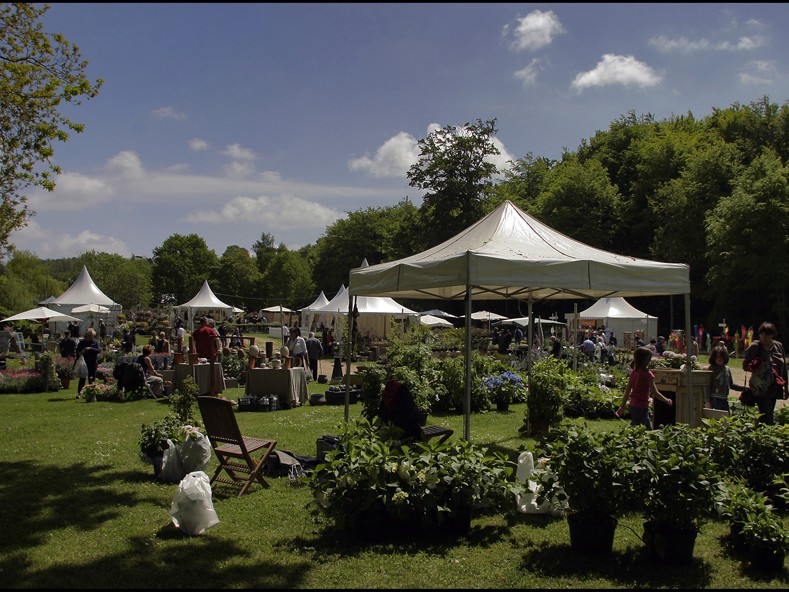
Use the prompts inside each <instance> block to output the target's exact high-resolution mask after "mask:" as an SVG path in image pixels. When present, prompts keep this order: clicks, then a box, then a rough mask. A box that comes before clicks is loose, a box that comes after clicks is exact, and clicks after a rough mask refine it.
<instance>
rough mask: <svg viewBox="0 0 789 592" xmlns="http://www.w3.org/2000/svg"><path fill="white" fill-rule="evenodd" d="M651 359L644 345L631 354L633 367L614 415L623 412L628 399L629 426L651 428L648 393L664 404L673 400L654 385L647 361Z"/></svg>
mask: <svg viewBox="0 0 789 592" xmlns="http://www.w3.org/2000/svg"><path fill="white" fill-rule="evenodd" d="M651 359H652V352H651V351H650V350H649V349H647V348H646V347H639V348H638V349H636V351H635V353H634V354H633V369H632V370H631V371H630V378H628V380H627V387H626V388H625V393H624V395H622V404H621V405H620V406H619V409H617V411H616V416H617V417H621V416H622V414H623V413H624V412H625V405H627V402H628V399H629V400H630V426H631V427H633V426H637V425H642V426H645V427H646V428H647V429H648V430H651V429H652V422H651V421H649V395H650V393H651V394H652V396H653V397H656V398H658V399H660V400H661V401H663V402H664V403H665V404H666V405H669V406H670V405H672V404H673V403H674V402H673V401H672V400H671V399H669V398H667V397H664V396H663V394H662V393H661V392H660V391H659V390H658V389H657V387H656V386H655V375H654V374H652V371H651V370H650V369H649V362H650V360H651Z"/></svg>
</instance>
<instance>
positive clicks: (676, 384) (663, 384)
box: [652, 368, 712, 427]
mask: <svg viewBox="0 0 789 592" xmlns="http://www.w3.org/2000/svg"><path fill="white" fill-rule="evenodd" d="M652 373H653V374H654V375H655V386H656V387H657V389H658V390H659V391H660V392H661V393H664V394H665V392H672V393H676V399H675V401H674V417H675V419H676V422H677V423H687V424H689V425H690V426H692V427H697V426H700V425H701V418H702V416H703V414H704V403H705V402H706V400H707V392H708V391H709V388H710V376H712V371H711V370H694V371H693V385H692V386H691V388H688V374H687V371H685V370H679V369H674V368H655V369H653V370H652Z"/></svg>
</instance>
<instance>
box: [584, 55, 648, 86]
mask: <svg viewBox="0 0 789 592" xmlns="http://www.w3.org/2000/svg"><path fill="white" fill-rule="evenodd" d="M661 80H662V76H661V75H660V74H658V73H657V72H656V71H655V70H654V69H652V68H651V67H649V66H648V65H647V64H645V63H643V62H639V61H638V60H637V59H636V58H634V57H633V56H620V55H615V54H611V53H607V54H604V55H603V57H602V59H601V60H600V61H599V62H598V63H597V65H596V66H595V67H594V69H592V70H589V71H588V72H580V73H579V74H577V75H576V77H575V79H574V80H573V82H572V84H571V87H572V88H574V89H576V90H578V91H581V90H583V89H585V88H589V87H593V86H610V85H612V84H622V85H624V86H638V87H640V88H646V87H649V86H655V85H657V84H659V83H660V81H661Z"/></svg>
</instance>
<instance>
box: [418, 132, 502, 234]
mask: <svg viewBox="0 0 789 592" xmlns="http://www.w3.org/2000/svg"><path fill="white" fill-rule="evenodd" d="M496 131H497V130H496V120H495V119H492V120H490V121H485V122H483V121H481V120H479V119H477V121H476V122H475V123H466V124H465V125H463V126H461V127H455V126H452V125H448V126H446V127H444V128H442V129H439V130H436V131H434V132H432V133H430V134H428V136H427V137H426V138H423V139H421V140H419V143H418V144H419V148H420V153H419V160H418V161H417V162H416V163H414V164H413V165H412V166H411V168H410V169H409V170H408V173H407V176H408V179H409V185H411V187H416V188H417V189H423V190H427V193H425V195H424V197H423V198H422V207H421V208H420V212H421V214H422V221H423V229H424V231H425V232H424V235H423V236H424V239H423V240H424V246H426V247H427V246H431V245H435V244H438V243H440V242H442V241H444V240H446V239H448V238H450V237H452V236H454V235H455V234H457V233H458V232H460V231H461V230H464V229H465V228H467V227H468V226H471V224H473V223H474V222H476V221H477V220H478V219H479V218H480V216H481V215H482V202H483V200H484V198H485V197H486V196H487V195H488V193H489V192H490V191H491V188H492V187H493V182H492V177H493V176H494V175H495V174H496V173H497V172H498V171H497V168H496V165H495V164H493V163H492V162H490V161H489V160H487V159H488V157H490V156H495V155H497V154H500V152H499V150H498V148H496V146H495V145H494V144H493V142H492V141H491V137H492V136H494V135H495V134H496Z"/></svg>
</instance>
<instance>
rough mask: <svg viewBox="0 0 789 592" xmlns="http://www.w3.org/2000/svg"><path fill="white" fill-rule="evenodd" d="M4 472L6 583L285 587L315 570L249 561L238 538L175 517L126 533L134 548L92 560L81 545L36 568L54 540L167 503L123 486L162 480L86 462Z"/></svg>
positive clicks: (1, 568) (0, 565)
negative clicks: (189, 529)
mask: <svg viewBox="0 0 789 592" xmlns="http://www.w3.org/2000/svg"><path fill="white" fill-rule="evenodd" d="M149 470H150V469H149ZM0 473H2V475H3V480H2V482H1V483H0V531H2V537H0V558H1V559H0V588H18V587H25V588H86V587H87V588H119V587H121V588H126V587H131V588H149V587H150V588H160V587H165V588H227V587H252V588H280V587H291V586H298V585H299V584H300V582H301V577H302V576H301V575H300V574H304V573H306V572H307V571H308V569H309V565H308V562H306V561H302V560H300V559H296V560H293V559H291V558H289V560H288V562H287V564H284V565H277V564H275V563H268V564H267V565H265V566H260V565H257V564H250V563H254V562H250V561H246V562H245V561H244V559H245V557H249V552H248V551H246V550H244V549H243V547H241V546H239V545H236V544H235V543H234V542H232V541H227V540H226V539H225V540H222V539H219V538H216V537H190V536H187V535H185V534H183V533H182V532H181V531H180V530H178V529H177V528H176V527H175V526H173V525H172V523H171V522H169V521H168V522H167V523H166V524H165V525H164V526H162V527H161V528H160V529H159V531H158V532H156V533H154V534H153V535H152V536H150V537H140V536H129V537H123V532H122V530H121V531H119V534H118V536H120V537H122V538H124V539H125V540H124V542H123V544H124V546H125V547H127V548H128V549H127V550H125V551H124V552H122V553H107V554H105V555H103V556H102V557H101V558H99V559H96V560H94V561H88V562H85V561H84V554H82V553H80V552H79V549H75V550H74V551H75V552H74V553H73V554H72V555H73V557H74V559H73V560H69V561H68V563H59V564H54V563H50V564H49V565H47V566H46V567H44V568H43V569H41V568H36V569H35V571H33V569H34V568H33V565H34V562H33V561H32V560H31V559H30V558H29V557H28V555H29V554H30V553H31V552H32V550H33V549H34V548H35V547H37V546H39V545H42V544H44V543H45V542H46V541H48V540H49V538H50V537H53V536H55V537H57V536H61V535H63V536H68V535H65V533H66V532H67V531H69V530H78V531H87V532H90V531H97V530H99V529H101V528H102V527H104V525H105V524H107V523H110V522H115V523H118V522H119V521H122V520H123V515H124V512H125V511H126V509H127V508H129V507H133V506H138V505H140V504H152V505H157V506H160V505H161V497H160V496H158V495H157V492H156V490H153V491H151V495H146V494H145V493H142V494H141V493H140V491H139V488H138V489H137V490H136V491H133V492H132V491H123V489H125V488H124V487H122V486H120V487H119V485H118V484H119V483H128V484H136V483H154V484H156V483H159V482H156V481H153V480H152V477H151V473H150V472H149V471H144V470H140V471H122V472H117V471H113V470H112V467H111V466H109V465H98V466H86V465H85V464H83V463H75V464H71V465H65V466H56V465H47V464H43V463H41V462H37V461H30V460H26V461H19V462H2V463H0ZM162 485H163V486H167V487H172V486H173V485H172V484H164V483H162ZM230 495H232V493H230Z"/></svg>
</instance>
